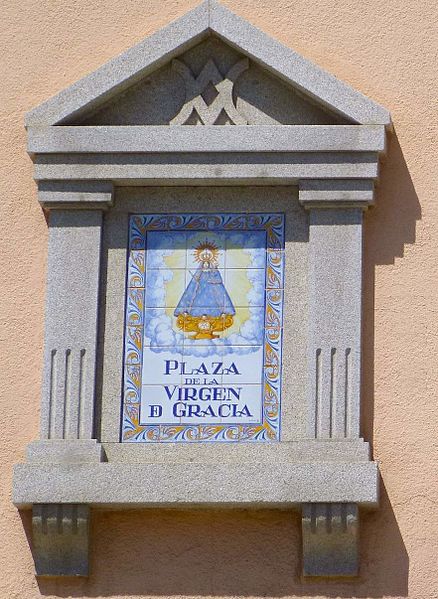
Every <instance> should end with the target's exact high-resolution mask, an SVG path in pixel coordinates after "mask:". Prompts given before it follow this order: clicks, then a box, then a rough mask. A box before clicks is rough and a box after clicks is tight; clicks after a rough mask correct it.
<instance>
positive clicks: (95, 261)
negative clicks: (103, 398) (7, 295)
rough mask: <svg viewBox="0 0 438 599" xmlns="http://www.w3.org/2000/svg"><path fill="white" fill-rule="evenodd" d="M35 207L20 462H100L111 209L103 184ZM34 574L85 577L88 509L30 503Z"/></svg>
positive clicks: (47, 197)
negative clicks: (30, 391)
mask: <svg viewBox="0 0 438 599" xmlns="http://www.w3.org/2000/svg"><path fill="white" fill-rule="evenodd" d="M39 200H40V202H41V204H42V205H43V207H44V208H46V209H50V214H49V249H48V272H47V297H46V324H45V348H44V379H43V388H42V401H41V434H40V440H39V441H35V442H34V443H31V444H30V445H29V446H28V448H27V463H28V464H29V465H35V466H43V465H47V466H48V467H50V465H52V466H53V464H72V465H73V464H90V463H99V462H101V461H103V451H102V448H101V445H100V444H99V443H98V442H97V441H96V440H95V439H94V393H95V369H96V346H97V315H98V300H99V278H100V253H101V230H102V211H103V210H105V209H106V208H107V207H108V206H109V205H111V202H112V185H111V184H107V183H85V184H84V183H82V182H72V183H64V182H51V181H49V182H46V183H44V184H40V187H39ZM32 511H33V517H32V526H33V546H34V557H35V567H36V572H37V574H38V575H40V576H62V575H64V576H65V575H87V574H88V521H89V507H88V506H86V505H81V504H74V505H69V504H34V505H33V508H32Z"/></svg>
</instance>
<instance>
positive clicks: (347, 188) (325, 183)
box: [299, 179, 374, 209]
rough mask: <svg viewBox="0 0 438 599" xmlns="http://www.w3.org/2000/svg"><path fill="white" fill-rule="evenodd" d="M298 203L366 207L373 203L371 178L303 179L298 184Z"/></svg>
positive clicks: (308, 205)
mask: <svg viewBox="0 0 438 599" xmlns="http://www.w3.org/2000/svg"><path fill="white" fill-rule="evenodd" d="M299 190H300V191H299V200H300V204H301V205H302V206H304V207H305V208H306V209H310V208H341V207H350V208H351V207H357V208H363V209H366V208H367V207H368V206H370V205H372V204H373V203H374V182H373V181H372V180H366V179H362V180H361V179H359V180H354V179H352V180H347V181H342V180H331V179H325V180H324V179H319V180H312V179H309V180H305V181H300V184H299Z"/></svg>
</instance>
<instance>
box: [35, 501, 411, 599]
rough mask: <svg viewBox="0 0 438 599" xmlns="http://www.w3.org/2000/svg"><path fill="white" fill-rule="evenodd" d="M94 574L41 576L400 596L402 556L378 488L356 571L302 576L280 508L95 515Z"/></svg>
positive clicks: (127, 587)
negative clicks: (353, 576)
mask: <svg viewBox="0 0 438 599" xmlns="http://www.w3.org/2000/svg"><path fill="white" fill-rule="evenodd" d="M92 543H93V550H92V556H93V557H92V562H91V569H92V574H91V576H90V578H89V579H88V580H85V579H65V580H55V579H46V580H45V579H39V580H38V586H39V589H40V592H41V594H42V595H49V596H55V597H83V596H85V597H111V596H120V597H126V596H163V597H164V596H166V597H169V596H202V597H203V596H217V597H235V596H240V597H266V596H268V597H293V596H298V597H308V596H316V595H317V596H319V595H321V596H327V597H392V596H393V597H402V596H407V594H408V556H407V554H406V550H405V548H404V545H403V540H402V538H401V535H400V531H399V529H398V527H397V523H396V521H395V518H394V515H393V512H392V509H391V505H390V503H389V500H388V497H387V495H386V493H385V492H384V491H383V493H382V505H381V507H380V509H379V510H378V511H376V512H374V513H372V514H365V515H364V517H363V527H362V540H361V543H362V551H361V555H362V566H361V568H362V569H361V575H360V577H359V578H358V579H357V580H354V581H351V582H343V581H330V582H328V581H321V582H304V581H303V580H302V579H301V576H300V568H301V566H300V545H301V539H300V518H299V515H298V514H297V513H291V512H287V511H270V510H266V511H259V512H258V511H252V512H251V511H243V510H236V511H204V510H200V511H194V510H192V511H185V512H183V511H176V510H175V511H171V510H160V511H158V510H143V511H124V512H98V511H96V512H95V513H94V517H93V526H92Z"/></svg>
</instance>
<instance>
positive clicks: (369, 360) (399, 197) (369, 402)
mask: <svg viewBox="0 0 438 599" xmlns="http://www.w3.org/2000/svg"><path fill="white" fill-rule="evenodd" d="M418 220H421V206H420V202H419V199H418V196H417V194H416V191H415V188H414V184H413V181H412V179H411V176H410V173H409V170H408V167H407V164H406V161H405V159H404V156H403V152H402V149H401V147H400V144H399V141H398V139H397V135H396V133H395V132H393V133H391V134H389V135H388V146H387V154H386V156H385V158H384V159H383V161H382V165H381V172H380V180H379V185H378V187H377V189H376V194H375V206H374V207H373V208H372V209H370V210H369V211H368V213H366V214H365V218H364V264H363V309H362V312H363V313H362V389H361V435H362V437H364V438H365V439H366V440H367V441H370V442H371V443H372V439H373V423H374V361H375V356H374V340H375V338H374V331H375V277H376V268H377V267H378V266H379V265H385V264H388V265H390V264H394V262H395V260H396V259H401V258H403V255H404V250H405V246H406V245H410V244H413V243H415V231H416V224H417V221H418Z"/></svg>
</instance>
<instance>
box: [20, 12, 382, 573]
mask: <svg viewBox="0 0 438 599" xmlns="http://www.w3.org/2000/svg"><path fill="white" fill-rule="evenodd" d="M212 34H213V35H216V36H218V37H219V38H220V39H222V40H223V41H224V42H225V43H227V44H229V45H231V46H232V47H233V48H235V49H238V50H239V51H240V52H241V53H242V54H243V55H244V56H247V57H248V58H250V59H251V60H253V61H254V62H255V63H257V64H258V65H260V66H261V67H263V68H264V69H266V70H267V71H269V72H270V73H272V74H273V75H275V76H276V77H279V78H280V79H281V80H282V81H285V82H286V83H288V84H290V85H291V86H293V87H294V88H296V89H298V90H299V91H300V92H301V93H303V94H304V95H306V96H307V97H309V98H311V99H312V101H314V102H316V103H318V104H320V105H321V106H324V107H325V108H328V109H330V110H331V111H333V113H335V114H337V115H340V116H342V117H343V118H345V119H346V121H347V122H348V123H350V124H348V125H324V126H322V125H301V126H298V125H279V126H257V125H255V126H234V127H226V128H225V127H220V126H217V125H214V126H204V127H202V128H198V127H191V126H184V127H182V126H179V127H178V126H177V127H175V126H173V127H167V126H145V127H123V126H122V127H110V126H108V127H81V126H76V125H72V124H71V123H72V122H73V121H74V119H75V118H78V117H80V116H81V115H83V114H85V113H87V112H89V111H90V110H92V109H94V108H96V107H97V106H99V105H101V104H102V103H104V102H108V101H109V100H111V99H112V98H114V97H115V96H116V95H117V94H119V93H121V92H123V91H124V90H126V89H127V88H128V87H129V86H131V85H133V84H134V83H135V82H137V81H139V80H140V79H141V78H142V77H144V76H145V75H147V74H148V73H151V72H152V71H154V70H156V69H157V68H159V67H160V66H162V65H163V64H165V63H167V62H169V61H170V60H172V59H173V58H175V57H177V56H178V55H180V54H181V52H183V51H184V50H186V49H188V48H191V47H193V46H195V45H196V44H197V43H198V42H199V41H200V40H202V39H205V38H206V37H207V36H209V35H212ZM26 125H27V127H28V134H29V141H28V151H29V154H30V155H31V157H32V159H33V161H34V164H35V170H34V177H35V180H36V181H37V184H38V194H39V200H40V202H41V205H42V206H43V207H44V208H45V209H46V210H48V211H49V212H50V216H49V261H48V281H47V285H48V291H47V312H46V340H45V357H44V382H43V392H42V425H41V438H40V440H39V441H36V442H34V443H32V444H30V445H29V447H28V450H27V460H26V462H25V463H24V464H20V465H17V466H16V468H15V472H14V489H13V501H14V503H15V505H16V506H17V507H18V508H21V509H28V508H30V507H32V506H33V512H34V535H35V538H36V539H37V541H38V542H37V543H36V547H37V548H39V549H37V551H39V552H40V555H39V556H37V567H38V572H37V573H38V574H39V575H42V576H44V575H56V576H62V575H72V574H75V575H86V574H87V572H88V567H87V560H88V520H89V508H90V507H91V508H93V507H99V508H112V507H114V506H116V507H119V508H130V507H145V506H154V507H157V506H177V505H178V506H179V507H193V506H204V507H209V506H215V507H220V506H222V507H233V506H244V507H251V508H262V507H274V508H290V509H300V510H302V515H303V520H302V521H303V547H304V562H303V563H304V570H303V573H304V575H305V576H309V577H314V576H323V577H330V576H355V575H357V572H358V563H359V559H358V548H357V534H358V521H359V510H360V509H371V508H376V507H377V505H378V469H377V464H376V463H375V462H372V461H370V459H369V448H368V444H367V443H365V442H364V441H363V440H362V439H361V438H360V428H359V413H360V365H361V296H362V218H363V217H362V215H363V211H364V210H366V209H367V208H368V207H369V206H371V205H372V204H373V201H374V185H375V182H376V180H377V179H378V174H379V156H380V155H381V154H382V153H383V152H384V151H385V137H386V131H387V130H389V129H390V128H391V120H390V116H389V113H388V111H387V110H386V109H384V108H383V107H381V106H379V105H378V104H376V103H375V102H373V101H372V100H369V99H368V98H366V97H365V96H363V95H362V94H360V93H359V92H357V91H355V90H353V89H352V88H351V87H349V86H348V85H347V84H345V83H342V82H340V81H338V80H337V79H336V78H335V77H333V76H332V75H330V74H329V73H326V72H325V71H323V70H322V69H320V68H319V67H317V66H316V65H314V64H312V63H310V62H309V61H307V60H306V59H305V58H303V57H302V56H300V55H298V54H297V53H295V52H294V51H292V50H290V49H288V48H285V47H284V46H282V45H281V44H279V43H278V42H277V41H275V40H273V39H271V38H270V37H268V36H267V35H266V34H264V33H262V32H261V31H259V30H258V29H256V28H255V27H253V26H252V25H250V24H249V23H247V22H246V21H244V20H243V19H241V18H240V17H238V16H236V15H234V14H233V13H231V12H230V11H228V10H227V9H225V8H224V7H222V6H221V5H220V4H218V3H217V2H216V1H214V0H207V1H205V2H203V3H202V4H201V5H200V6H198V7H197V8H195V9H194V10H193V11H190V12H189V13H187V14H186V15H185V16H183V17H181V18H180V19H179V20H177V21H175V22H174V23H171V24H170V25H169V26H168V27H166V28H165V29H164V30H162V31H161V32H158V33H156V34H154V35H153V36H150V37H149V38H147V39H146V40H144V41H143V42H140V44H138V45H137V46H135V47H134V48H132V49H130V50H128V51H127V52H126V53H124V54H123V55H121V56H120V57H117V58H115V59H114V60H112V61H110V62H109V63H107V64H106V65H104V66H103V67H101V68H100V69H98V70H97V71H96V72H95V73H92V74H91V75H88V76H87V77H85V78H84V79H82V80H80V81H78V82H77V83H74V84H73V85H72V86H70V87H69V88H68V89H66V90H64V91H62V92H60V93H59V94H58V95H57V96H55V97H54V98H52V99H50V100H48V101H47V102H45V103H44V104H42V105H41V106H39V107H37V108H35V109H34V110H33V111H31V112H30V113H29V114H28V115H27V117H26ZM135 186H137V187H138V189H139V191H138V192H133V195H134V196H135V193H137V196H138V193H141V190H142V189H144V188H147V189H148V192H149V191H151V190H152V191H151V193H154V191H153V190H154V189H155V188H154V187H151V186H158V187H160V188H161V190H169V189H172V188H174V187H177V188H178V189H179V190H181V193H184V189H185V187H184V186H190V189H191V190H192V191H191V193H192V194H194V195H196V193H195V191H194V190H196V189H199V190H202V189H209V190H211V193H210V196H211V201H212V202H213V204H211V205H210V207H209V210H211V209H214V210H218V211H219V210H220V209H221V202H222V199H221V198H222V197H224V194H225V195H226V194H227V193H231V192H232V189H233V188H236V186H237V187H238V189H239V190H240V191H239V193H241V194H242V197H245V194H246V193H248V192H251V189H252V187H254V186H256V187H257V188H258V189H265V190H267V189H269V186H271V188H272V189H274V190H275V192H272V193H273V195H272V197H273V198H274V197H276V198H277V199H276V200H275V203H274V204H273V205H270V206H269V211H280V206H281V204H282V202H283V203H284V202H285V201H287V200H286V198H285V196H284V194H286V196H288V200H289V201H290V198H291V197H293V198H294V199H293V202H292V204H293V205H294V208H293V209H294V210H295V211H296V214H297V215H299V218H301V220H302V222H306V238H305V239H303V240H301V241H302V243H303V244H305V245H306V250H305V257H306V259H305V261H302V262H300V263H299V264H301V266H302V268H301V270H302V274H303V277H304V278H305V279H306V284H305V287H304V288H305V290H306V293H307V294H308V298H309V303H308V310H307V316H306V319H305V327H302V330H301V332H302V334H303V336H304V337H305V339H306V343H305V347H304V348H303V351H302V352H301V353H302V359H303V363H304V365H305V373H304V375H303V376H302V377H301V378H300V380H299V381H298V386H299V387H300V397H301V399H300V402H299V409H298V411H299V414H300V421H301V422H302V423H303V426H302V428H301V429H300V431H299V432H297V431H296V430H294V428H293V426H291V427H290V430H289V435H288V434H286V436H285V437H284V438H283V440H282V441H281V442H279V443H277V444H265V445H264V446H263V447H261V446H257V448H256V451H254V446H252V447H250V446H249V445H248V444H246V445H245V444H236V445H234V446H233V447H232V449H233V451H232V452H231V451H230V448H229V446H227V445H226V444H221V446H213V445H209V446H208V447H206V446H202V447H201V446H199V445H198V446H196V447H194V446H193V445H190V446H186V445H184V444H181V445H178V447H175V444H166V447H163V446H161V445H154V446H153V447H150V446H148V448H147V449H148V451H147V452H146V451H144V449H145V448H144V447H138V446H135V447H134V446H130V447H127V446H126V444H121V443H119V442H118V438H117V437H115V436H114V430H116V429H115V426H114V417H113V416H112V417H110V418H109V417H108V413H109V412H108V410H111V406H114V404H111V401H113V399H112V400H111V394H109V395H108V397H109V398H110V399H109V402H107V403H105V401H106V400H105V401H103V398H105V393H106V391H107V389H108V387H110V386H111V385H112V384H113V383H114V379H112V378H111V376H112V375H111V372H110V371H109V370H108V359H107V357H105V354H108V355H109V356H110V357H111V355H112V358H111V359H112V360H114V356H115V357H117V355H118V354H117V351H119V350H117V348H114V347H112V345H111V335H109V334H107V333H108V329H107V323H113V324H115V326H116V327H117V322H118V321H117V319H118V318H119V316H120V312H119V311H118V310H119V309H120V305H122V309H123V298H122V299H121V292H120V288H119V289H118V290H117V289H116V287H115V286H114V283H115V282H116V281H117V277H120V273H124V272H125V271H124V268H125V267H126V263H125V267H123V266H120V264H118V265H117V264H116V266H115V269H114V271H113V270H112V268H113V266H112V262H111V261H112V260H113V256H112V255H109V254H108V255H107V256H106V257H105V256H104V254H105V252H103V251H102V239H103V245H104V247H107V246H105V244H108V234H109V233H111V234H115V235H116V236H117V235H119V236H120V238H121V239H123V238H124V236H126V233H121V232H120V231H121V228H120V223H121V222H123V221H124V219H126V218H127V216H126V215H127V210H129V206H130V201H131V200H128V201H127V202H125V203H123V202H119V201H118V200H117V201H116V202H114V196H116V198H117V197H118V196H119V195H120V196H121V199H122V196H123V190H126V189H127V188H128V187H129V188H133V187H135ZM288 186H289V187H288ZM290 186H293V188H294V191H293V192H290ZM227 190H228V191H227ZM163 193H168V192H163ZM276 194H277V195H276ZM136 202H137V205H138V204H139V202H140V205H141V209H140V210H141V211H143V212H144V211H145V210H144V203H143V205H142V202H141V201H140V200H139V199H138V197H137V200H136ZM134 203H135V202H134ZM248 206H250V208H251V207H252V204H251V203H249V204H248ZM168 210H170V211H171V210H172V202H170V203H169V205H168ZM244 211H245V210H244ZM262 211H263V210H262ZM265 211H266V210H265ZM296 246H297V247H298V246H299V244H296ZM126 247H127V246H126V245H125V246H124V248H125V249H124V250H123V251H124V252H126ZM299 251H300V250H298V252H299ZM122 253H123V252H122ZM119 259H120V256H119V257H118V258H116V261H117V260H119ZM288 268H289V269H290V268H291V266H290V263H289V265H288V261H287V258H286V272H287V274H286V280H287V277H288V276H289V275H288V273H289V272H291V270H289V271H288V270H287V269H288ZM112 277H114V278H113V279H112ZM119 280H120V279H119ZM84 289H87V293H84ZM114 289H116V291H115V293H114ZM89 290H90V292H88V291H89ZM60 306H62V309H60ZM102 313H105V325H104V333H105V334H103V332H102ZM116 337H117V335H116ZM116 337H115V338H116ZM111 359H110V360H109V363H111ZM287 360H288V355H287V353H286V352H285V361H287ZM102 362H103V363H102ZM112 364H114V362H112ZM100 369H101V370H102V372H103V378H102V379H101V380H99V372H100V371H101V370H100ZM115 380H116V381H117V377H116V379H115ZM113 393H114V391H113ZM96 416H97V418H96ZM111 418H112V423H111V422H110V421H111ZM118 418H119V416H118ZM118 422H120V420H118ZM288 422H289V423H290V422H291V420H290V419H289V420H288ZM283 424H284V423H283ZM273 464H274V465H273ZM139 476H142V477H147V478H148V479H149V480H150V481H152V482H154V483H155V484H152V485H144V486H141V488H140V489H137V491H136V493H131V492H130V487H129V480H131V479H132V477H137V478H138V477H139ZM188 480H190V481H191V482H192V481H193V480H196V481H198V483H199V484H195V485H193V484H187V481H188ZM218 481H220V484H219V483H218ZM280 481H282V482H281V483H280ZM206 489H207V490H206ZM239 489H243V490H239ZM56 505H58V506H59V505H61V506H65V513H66V514H67V515H68V518H67V519H68V521H69V522H70V521H71V522H73V521H76V520H75V518H76V517H77V516H76V515H77V513H81V514H83V523H84V525H83V526H82V525H81V535H82V536H81V539H80V542H79V541H78V539H74V538H73V537H72V535H71V527H70V526H66V528H65V534H64V529H62V527H61V529H62V530H61V529H60V527H59V525H58V524H57V521H56V517H55V518H54V519H53V518H52V520H53V522H52V520H50V522H51V525H50V527H49V532H50V534H49V535H48V537H47V538H44V539H42V538H40V536H39V535H40V532H41V530H40V529H41V521H42V520H41V518H42V517H43V516H44V514H46V515H47V514H52V512H53V510H52V509H51V508H52V507H53V506H56ZM61 511H62V510H61ZM53 513H54V512H53ZM56 513H58V512H56ZM44 517H45V516H44ZM50 517H51V516H50ZM81 522H82V520H81ZM52 524H53V526H52ZM52 529H53V530H52ZM55 529H56V530H55ZM52 533H53V536H52ZM55 533H56V536H55ZM40 541H41V542H40ZM60 546H63V547H64V546H65V548H66V551H65V555H66V556H70V557H66V558H65V560H64V561H62V560H61V562H59V561H57V562H56V565H55V564H54V561H53V560H51V559H48V558H47V556H49V558H50V556H51V555H52V556H53V555H54V552H55V551H56V550H55V548H56V547H60Z"/></svg>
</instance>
